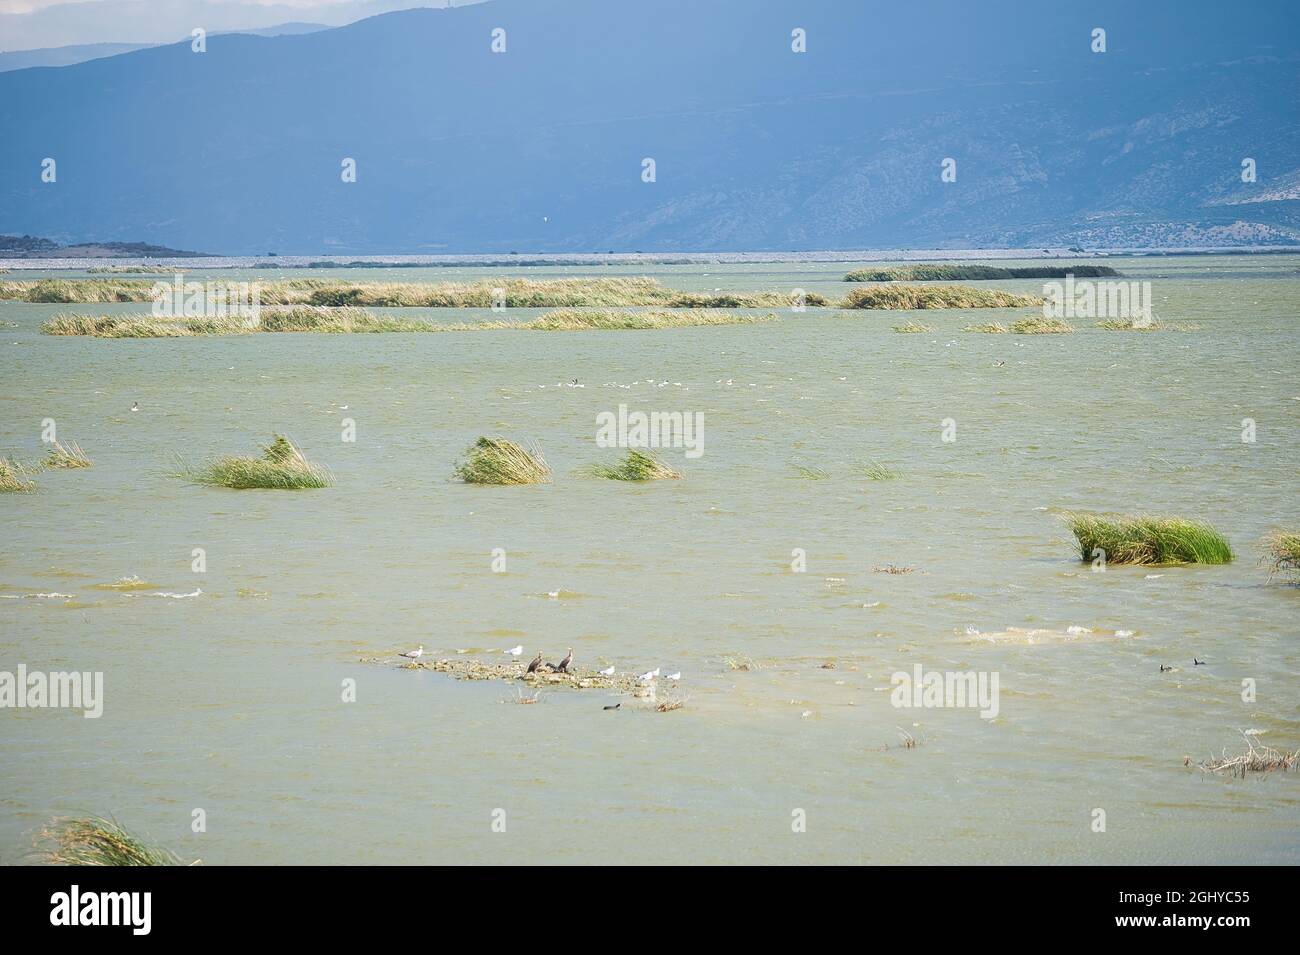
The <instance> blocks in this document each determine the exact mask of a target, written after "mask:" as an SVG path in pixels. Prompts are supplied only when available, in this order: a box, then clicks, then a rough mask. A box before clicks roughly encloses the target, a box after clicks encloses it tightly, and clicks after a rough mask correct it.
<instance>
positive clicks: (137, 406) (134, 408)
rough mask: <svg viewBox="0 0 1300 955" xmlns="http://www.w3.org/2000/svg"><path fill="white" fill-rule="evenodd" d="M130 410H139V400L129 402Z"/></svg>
mask: <svg viewBox="0 0 1300 955" xmlns="http://www.w3.org/2000/svg"><path fill="white" fill-rule="evenodd" d="M131 410H132V411H139V410H140V402H138V401H136V402H133V403H132V404H131Z"/></svg>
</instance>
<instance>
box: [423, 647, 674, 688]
mask: <svg viewBox="0 0 1300 955" xmlns="http://www.w3.org/2000/svg"><path fill="white" fill-rule="evenodd" d="M501 652H502V653H503V654H505V655H507V656H512V657H520V656H523V653H524V646H523V644H522V643H521V644H518V645H516V646H513V647H511V648H510V649H508V650H502V651H501ZM398 656H399V657H402V658H403V659H406V660H410V661H412V662H415V661H416V660H419V659H420V657H422V656H424V644H420V645H419V646H418V647H416V648H415V649H414V650H407V651H405V652H402V653H399V654H398ZM572 665H573V647H569V648H568V653H566V654H565V655H564V658H563V659H562V660H560V662H559V663H547V662H546V660H545V659H544V657H543V655H542V651H540V650H538V651H537V656H535V657H533V659H532V662H531V663H529V664H528V669H527V670H525V671H524V672H525V673H526V674H527V673H568V672H569V667H570V666H572ZM597 672H598V673H600V675H601V676H613V675H614V674H615V673H616V672H617V670H616V668H615V667H613V666H608V667H606V668H605V669H603V670H599V671H597ZM661 672H662V667H655V668H654V669H653V670H648V671H646V672H645V673H642V674H641V675H640V676H638V677H637V679H639V680H640V681H641V682H642V683H653V682H654V681H655V680H657V679H659V675H660V673H661ZM681 678H682V671H681V670H678V671H677V672H675V673H669V674H666V675H664V679H665V680H673V681H674V682H675V681H677V680H680V679H681Z"/></svg>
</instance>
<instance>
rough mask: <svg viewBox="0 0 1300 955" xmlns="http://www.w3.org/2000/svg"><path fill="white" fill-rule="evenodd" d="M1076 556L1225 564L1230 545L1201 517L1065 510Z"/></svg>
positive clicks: (1129, 561)
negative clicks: (1074, 541) (1198, 519)
mask: <svg viewBox="0 0 1300 955" xmlns="http://www.w3.org/2000/svg"><path fill="white" fill-rule="evenodd" d="M1065 522H1066V524H1067V525H1068V526H1069V528H1070V530H1071V531H1072V532H1073V533H1074V536H1075V538H1076V539H1077V541H1078V543H1079V559H1080V560H1083V561H1091V560H1094V559H1096V558H1097V557H1098V556H1100V555H1104V557H1105V560H1106V561H1107V562H1109V563H1112V564H1226V563H1228V562H1229V561H1231V560H1232V548H1231V547H1229V546H1228V542H1227V540H1226V539H1224V537H1223V535H1222V534H1220V533H1219V532H1218V531H1216V530H1215V529H1214V528H1213V527H1211V526H1210V525H1209V524H1207V523H1205V522H1204V521H1193V520H1187V519H1185V518H1181V517H1149V516H1141V515H1122V516H1110V515H1102V514H1068V515H1066V517H1065Z"/></svg>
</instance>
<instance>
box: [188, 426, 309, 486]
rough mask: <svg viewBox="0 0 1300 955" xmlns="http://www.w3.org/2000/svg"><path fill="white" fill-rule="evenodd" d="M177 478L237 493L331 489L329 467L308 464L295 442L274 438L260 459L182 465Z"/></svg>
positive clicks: (228, 458) (218, 460) (236, 459)
mask: <svg viewBox="0 0 1300 955" xmlns="http://www.w3.org/2000/svg"><path fill="white" fill-rule="evenodd" d="M176 476H177V477H180V478H183V479H185V480H187V481H189V482H191V483H193V484H204V485H208V486H210V487H228V488H232V489H234V490H238V491H243V490H252V489H268V490H304V489H309V488H323V487H329V486H330V485H331V484H333V483H334V476H333V475H332V474H331V473H330V471H329V469H328V468H325V467H323V466H322V465H319V464H313V463H312V462H311V461H308V460H307V458H306V457H305V456H304V455H303V453H302V451H300V450H299V449H298V447H297V445H295V444H294V443H293V442H292V441H290V440H289V439H288V438H286V437H284V435H279V434H277V435H275V436H274V438H273V440H272V441H271V443H270V444H269V445H267V446H266V447H264V448H262V453H261V455H260V456H258V457H236V456H228V457H223V458H218V459H217V460H215V461H212V462H211V463H209V464H206V465H203V466H201V467H198V468H188V467H184V466H182V467H181V468H180V469H179V470H177V472H176Z"/></svg>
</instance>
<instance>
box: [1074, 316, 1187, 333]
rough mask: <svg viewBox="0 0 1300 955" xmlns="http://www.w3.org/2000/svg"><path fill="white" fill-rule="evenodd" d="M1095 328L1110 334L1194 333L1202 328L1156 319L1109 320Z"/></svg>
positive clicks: (1098, 323) (1096, 325)
mask: <svg viewBox="0 0 1300 955" xmlns="http://www.w3.org/2000/svg"><path fill="white" fill-rule="evenodd" d="M1095 327H1097V328H1103V329H1105V330H1106V331H1109V332H1194V331H1196V330H1197V329H1198V328H1200V327H1201V326H1199V325H1195V324H1190V323H1187V322H1161V321H1157V320H1156V319H1154V318H1145V319H1144V318H1108V319H1106V320H1105V321H1102V322H1096V323H1095Z"/></svg>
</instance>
